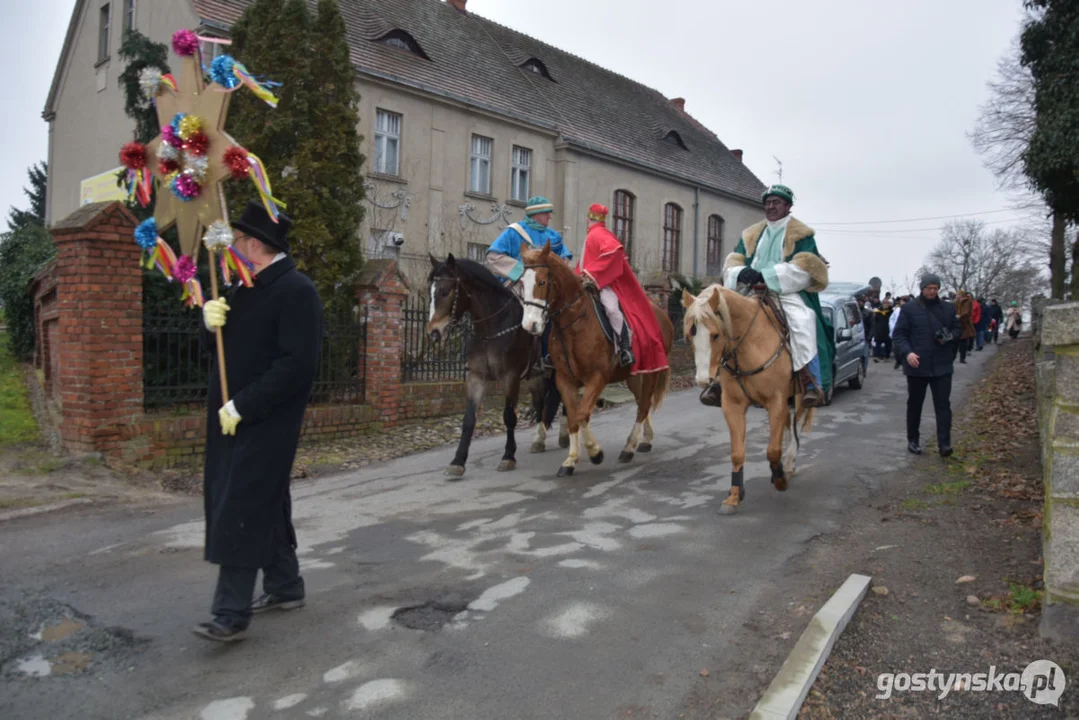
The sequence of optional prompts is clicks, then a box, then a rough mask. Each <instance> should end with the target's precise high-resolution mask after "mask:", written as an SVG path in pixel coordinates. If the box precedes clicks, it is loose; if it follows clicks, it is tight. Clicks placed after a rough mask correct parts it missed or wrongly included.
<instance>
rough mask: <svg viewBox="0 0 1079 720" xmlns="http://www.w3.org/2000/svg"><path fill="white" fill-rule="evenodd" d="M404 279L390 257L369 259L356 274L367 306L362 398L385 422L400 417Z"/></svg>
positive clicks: (405, 290) (406, 289) (393, 421)
mask: <svg viewBox="0 0 1079 720" xmlns="http://www.w3.org/2000/svg"><path fill="white" fill-rule="evenodd" d="M408 292H409V287H408V280H406V279H405V277H404V275H402V274H401V272H400V270H399V269H398V268H397V263H396V261H394V260H370V261H368V262H367V264H366V265H365V266H364V269H363V273H362V275H361V276H360V287H359V291H358V295H357V297H358V299H359V301H360V305H362V306H364V307H366V308H367V348H366V353H367V354H366V357H365V366H364V367H365V372H366V377H365V379H364V387H365V395H366V402H367V404H368V405H370V406H372V407H373V408H374V409H375V410H376V411H377V412H378V416H379V420H380V421H381V422H382V423H384V424H385V425H387V426H389V425H395V424H396V423H398V422H400V421H401V420H403V419H404V412H403V410H402V408H401V358H402V357H403V356H404V335H403V327H404V303H405V298H407V297H408Z"/></svg>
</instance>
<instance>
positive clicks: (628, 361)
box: [618, 350, 636, 367]
mask: <svg viewBox="0 0 1079 720" xmlns="http://www.w3.org/2000/svg"><path fill="white" fill-rule="evenodd" d="M618 362H619V364H620V365H621V366H622V367H632V366H633V363H635V362H636V359H635V358H634V357H633V351H632V350H619V351H618Z"/></svg>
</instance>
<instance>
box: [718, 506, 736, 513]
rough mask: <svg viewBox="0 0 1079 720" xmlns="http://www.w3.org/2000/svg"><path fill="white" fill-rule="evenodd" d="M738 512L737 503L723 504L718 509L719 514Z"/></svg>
mask: <svg viewBox="0 0 1079 720" xmlns="http://www.w3.org/2000/svg"><path fill="white" fill-rule="evenodd" d="M736 512H738V506H737V505H727V504H722V505H720V506H719V510H716V514H717V515H734V514H735V513H736Z"/></svg>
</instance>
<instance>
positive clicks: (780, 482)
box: [772, 477, 787, 492]
mask: <svg viewBox="0 0 1079 720" xmlns="http://www.w3.org/2000/svg"><path fill="white" fill-rule="evenodd" d="M772 484H773V485H775V488H776V490H778V491H779V492H783V491H785V490H786V489H787V478H785V477H777V478H772Z"/></svg>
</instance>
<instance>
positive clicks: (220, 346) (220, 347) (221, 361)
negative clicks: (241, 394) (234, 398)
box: [206, 248, 229, 405]
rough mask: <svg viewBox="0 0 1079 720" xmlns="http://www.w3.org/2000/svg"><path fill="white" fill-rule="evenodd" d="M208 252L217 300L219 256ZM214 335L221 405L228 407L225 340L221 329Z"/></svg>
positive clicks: (211, 290)
mask: <svg viewBox="0 0 1079 720" xmlns="http://www.w3.org/2000/svg"><path fill="white" fill-rule="evenodd" d="M206 252H207V253H209V255H210V295H212V296H213V299H214V300H217V299H218V294H217V292H218V291H217V257H216V256H217V254H216V253H215V252H214V251H213V250H210V249H209V248H206ZM214 333H215V334H216V336H217V373H218V376H219V377H220V379H221V404H222V405H228V402H229V381H228V373H226V372H225V339H224V337H223V335H222V333H221V328H214Z"/></svg>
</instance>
